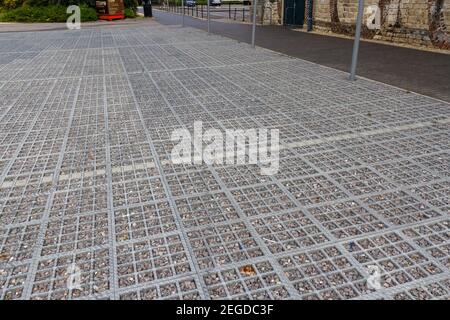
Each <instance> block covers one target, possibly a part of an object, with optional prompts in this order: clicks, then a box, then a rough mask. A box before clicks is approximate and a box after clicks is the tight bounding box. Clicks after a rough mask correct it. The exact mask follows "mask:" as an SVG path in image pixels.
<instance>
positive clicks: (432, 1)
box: [257, 0, 450, 49]
mask: <svg viewBox="0 0 450 320" xmlns="http://www.w3.org/2000/svg"><path fill="white" fill-rule="evenodd" d="M257 6H258V7H257V9H258V10H257V11H258V20H257V21H258V22H259V23H262V24H265V25H267V24H282V19H283V17H282V11H283V9H282V8H283V7H282V6H283V0H258V1H257ZM364 7H365V14H364V18H363V30H362V36H363V37H364V38H368V39H380V40H385V41H391V42H397V43H406V44H412V45H418V46H428V47H436V48H441V49H450V0H365V1H364ZM375 9H376V12H375V11H373V10H375ZM305 12H307V10H305ZM371 12H372V13H371ZM357 13H358V0H313V23H314V29H316V30H325V31H329V32H333V33H340V34H347V35H353V34H354V32H355V21H356V15H357ZM372 18H373V19H372ZM369 21H372V22H375V23H374V24H372V25H370V26H369V25H368V22H369ZM305 24H306V17H305ZM369 24H370V23H369ZM447 26H448V27H447Z"/></svg>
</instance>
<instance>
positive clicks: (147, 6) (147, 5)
mask: <svg viewBox="0 0 450 320" xmlns="http://www.w3.org/2000/svg"><path fill="white" fill-rule="evenodd" d="M152 16H153V14H152V2H151V1H150V0H144V17H152Z"/></svg>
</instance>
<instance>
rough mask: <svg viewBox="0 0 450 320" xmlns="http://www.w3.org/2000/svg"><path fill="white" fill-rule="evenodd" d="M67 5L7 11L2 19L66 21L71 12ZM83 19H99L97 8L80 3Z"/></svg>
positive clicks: (22, 7)
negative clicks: (68, 12)
mask: <svg viewBox="0 0 450 320" xmlns="http://www.w3.org/2000/svg"><path fill="white" fill-rule="evenodd" d="M66 10H67V7H66V6H63V5H49V6H38V7H34V6H29V5H23V6H21V7H19V8H16V9H12V10H8V11H5V12H3V13H1V14H0V21H4V22H7V21H8V22H10V21H16V22H66V20H67V17H69V15H70V14H67V13H66ZM80 13H81V21H95V20H97V13H96V12H95V9H93V8H90V7H88V6H87V5H80Z"/></svg>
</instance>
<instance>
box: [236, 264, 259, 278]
mask: <svg viewBox="0 0 450 320" xmlns="http://www.w3.org/2000/svg"><path fill="white" fill-rule="evenodd" d="M239 271H240V272H241V273H242V274H244V275H246V276H254V275H256V271H255V269H254V268H253V266H251V265H246V266H242V267H240V268H239Z"/></svg>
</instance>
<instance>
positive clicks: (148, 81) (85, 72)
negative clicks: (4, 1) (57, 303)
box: [0, 22, 450, 299]
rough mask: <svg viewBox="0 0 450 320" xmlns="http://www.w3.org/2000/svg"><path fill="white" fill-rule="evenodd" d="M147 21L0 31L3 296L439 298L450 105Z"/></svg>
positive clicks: (445, 287)
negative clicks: (230, 154) (184, 147)
mask: <svg viewBox="0 0 450 320" xmlns="http://www.w3.org/2000/svg"><path fill="white" fill-rule="evenodd" d="M150 24H151V25H150ZM150 24H147V25H146V26H145V27H142V26H135V27H133V26H128V27H125V26H121V25H118V26H116V27H108V28H103V27H98V28H83V29H82V30H79V31H68V30H65V31H45V32H20V33H13V32H11V33H2V34H0V139H1V140H0V299H97V298H98V299H100V298H101V299H173V298H181V299H199V298H201V299H218V298H222V299H230V298H250V299H263V298H265V299H380V298H384V299H448V298H450V273H449V267H450V252H449V245H450V244H449V227H450V225H449V218H448V216H449V213H450V203H449V199H450V159H449V152H450V144H449V141H450V139H449V138H450V108H449V104H448V103H446V102H442V101H439V100H436V99H434V98H431V97H427V96H423V95H418V94H415V93H411V92H407V91H405V90H403V89H398V88H395V87H392V86H388V85H385V84H382V83H379V82H374V81H371V80H367V79H359V80H358V81H356V82H350V81H348V80H347V74H346V73H345V72H342V71H339V70H336V69H332V68H328V67H324V66H321V65H318V64H315V63H311V62H308V61H305V60H300V59H297V58H292V57H288V56H286V55H282V54H279V53H277V52H273V51H269V50H266V49H263V48H259V47H257V48H256V49H252V48H251V47H250V46H249V45H248V44H245V43H239V42H237V41H235V40H232V39H228V38H225V37H222V36H218V35H207V34H206V33H205V32H204V31H202V30H198V29H195V28H179V27H176V26H163V25H160V24H158V23H155V22H151V23H150ZM111 26H113V24H112V25H111ZM195 121H202V122H203V128H205V129H206V128H215V129H217V130H219V132H223V131H225V130H226V129H252V128H254V129H261V128H268V129H278V130H279V133H280V144H281V146H280V148H281V150H280V155H279V156H280V158H279V170H278V171H277V172H276V173H275V174H274V175H269V176H267V175H262V174H261V170H260V167H259V166H258V165H245V164H244V165H232V164H229V165H225V164H210V165H206V164H205V163H202V164H176V163H174V161H173V159H172V157H171V153H172V150H173V148H174V145H175V144H176V141H172V140H171V135H172V133H173V131H174V130H176V129H180V128H184V129H187V130H188V131H189V132H192V130H193V126H194V122H195ZM194 151H198V150H197V149H194ZM370 270H372V271H371V272H374V273H369V271H370ZM378 275H379V276H380V277H379V278H378ZM377 284H379V285H380V287H377Z"/></svg>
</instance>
